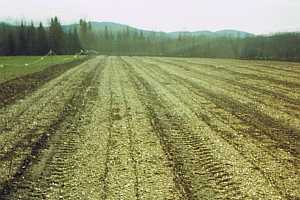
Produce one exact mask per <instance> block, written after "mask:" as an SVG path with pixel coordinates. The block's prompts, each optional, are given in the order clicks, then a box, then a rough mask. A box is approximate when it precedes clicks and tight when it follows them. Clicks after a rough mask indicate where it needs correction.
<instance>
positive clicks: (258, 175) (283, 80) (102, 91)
mask: <svg viewBox="0 0 300 200" xmlns="http://www.w3.org/2000/svg"><path fill="white" fill-rule="evenodd" d="M21 80H22V79H20V81H21ZM1 87H5V84H2V85H1ZM0 91H1V88H0ZM3 91H6V90H3ZM0 95H1V96H2V97H3V98H0V99H3V101H4V102H6V99H5V98H6V96H8V97H9V96H10V95H7V94H3V93H1V94H0ZM10 98H11V97H10ZM7 101H8V100H7ZM0 105H1V107H0V199H53V200H57V199H112V200H116V199H138V200H139V199H155V200H156V199H170V200H173V199H201V200H205V199H243V200H244V199H253V200H256V199H272V200H277V199H287V200H288V199H289V200H290V199H292V200H296V199H300V189H299V185H300V160H299V159H300V64H299V63H298V64H297V63H289V62H267V61H241V60H222V59H196V58H192V59H187V58H159V57H155V58H154V57H153V58H152V57H114V56H110V57H107V56H99V57H97V58H93V59H90V60H88V61H85V62H83V63H82V64H79V65H77V66H75V67H72V68H70V69H69V68H68V69H66V70H65V71H62V72H61V73H60V75H56V76H53V77H51V78H49V80H48V79H47V81H46V82H45V83H43V84H40V85H38V87H37V88H34V89H33V90H32V91H31V92H30V93H29V94H28V95H26V96H22V95H21V96H16V97H15V98H14V100H13V102H10V103H8V104H7V103H3V104H2V103H0Z"/></svg>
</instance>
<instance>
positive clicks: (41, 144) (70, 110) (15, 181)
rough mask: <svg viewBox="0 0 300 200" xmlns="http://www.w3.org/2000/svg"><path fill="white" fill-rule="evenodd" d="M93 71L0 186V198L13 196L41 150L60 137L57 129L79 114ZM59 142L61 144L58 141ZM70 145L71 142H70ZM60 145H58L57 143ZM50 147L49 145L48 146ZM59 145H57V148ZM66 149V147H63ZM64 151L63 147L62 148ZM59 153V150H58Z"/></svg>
mask: <svg viewBox="0 0 300 200" xmlns="http://www.w3.org/2000/svg"><path fill="white" fill-rule="evenodd" d="M95 70H96V68H95V67H94V69H91V70H90V72H89V73H88V74H87V76H86V77H85V78H84V79H83V81H82V82H81V84H82V87H80V89H79V90H77V91H76V92H75V93H74V94H73V95H72V97H71V98H70V99H69V100H68V101H67V102H66V103H65V106H64V108H63V111H62V112H61V113H60V114H59V116H58V118H57V119H56V120H55V121H54V122H52V123H51V125H50V126H49V128H48V129H47V130H46V131H45V132H44V133H43V134H42V135H41V137H39V139H38V140H37V141H36V142H34V143H33V145H32V147H31V153H30V155H28V156H27V157H26V158H25V159H24V160H23V163H22V165H20V167H19V169H18V170H17V172H16V173H15V174H14V175H13V176H12V177H11V178H10V179H9V180H7V181H6V182H5V183H4V184H2V187H1V188H2V189H1V192H0V196H1V197H3V198H7V197H9V196H10V195H11V194H13V193H14V192H15V191H16V190H17V189H18V187H19V186H20V185H22V183H23V182H24V181H26V180H23V177H26V174H27V173H28V171H29V170H30V169H31V168H32V167H34V166H35V162H36V161H37V158H38V157H39V156H40V155H42V153H43V150H44V149H46V148H49V147H48V146H49V141H51V139H52V138H55V137H60V136H61V135H60V134H59V136H56V135H58V132H59V128H60V127H61V126H63V125H64V123H65V122H66V121H68V120H71V119H72V118H74V116H75V115H76V114H77V113H78V112H79V110H80V109H81V108H83V105H84V104H83V102H82V101H84V100H85V99H84V98H81V97H82V95H84V94H85V93H86V91H87V88H88V87H89V86H90V85H91V80H92V77H93V76H94V75H95ZM58 141H59V142H62V141H60V140H58ZM70 143H71V144H72V141H71V142H70ZM59 144H60V143H59ZM50 146H51V145H50ZM59 146H60V145H57V147H59ZM65 148H66V149H68V147H65ZM62 149H64V147H62ZM58 151H59V150H58Z"/></svg>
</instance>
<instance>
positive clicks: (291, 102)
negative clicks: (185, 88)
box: [151, 58, 300, 111]
mask: <svg viewBox="0 0 300 200" xmlns="http://www.w3.org/2000/svg"><path fill="white" fill-rule="evenodd" d="M151 59H152V60H155V61H158V62H160V63H166V64H170V65H175V66H178V67H180V68H182V69H184V70H185V71H191V72H193V73H196V74H197V75H201V76H204V77H210V78H213V79H215V80H220V81H224V82H225V83H227V84H229V85H232V86H234V87H239V89H240V90H242V91H243V90H244V91H249V89H250V90H252V91H254V92H257V93H258V94H255V93H254V94H255V96H259V97H260V98H262V99H263V98H265V97H268V96H267V95H269V97H272V98H276V99H278V100H279V101H280V102H282V100H284V101H285V102H287V103H289V105H285V107H290V108H291V109H294V108H295V105H297V106H300V102H299V101H298V100H297V99H294V98H290V97H289V96H287V95H284V94H282V93H281V92H280V93H278V92H276V93H275V92H273V91H271V90H267V89H263V88H261V87H255V86H253V85H250V84H245V83H243V82H241V81H239V80H238V81H236V80H234V79H228V78H225V77H224V76H220V75H215V74H210V73H205V72H203V71H200V70H199V69H197V68H192V67H190V66H188V65H187V64H188V62H184V61H181V62H182V63H185V64H186V65H182V64H178V63H175V62H171V61H168V60H161V59H154V58H151ZM198 66H201V68H203V67H205V68H208V70H209V71H211V72H220V71H223V72H225V73H227V72H226V70H223V69H220V68H216V67H211V66H209V65H208V66H209V67H207V66H206V65H205V66H203V65H200V64H199V65H198ZM261 95H263V96H261ZM250 98H251V97H250ZM260 102H261V100H260ZM261 103H263V102H261ZM299 109H300V107H299ZM282 111H284V110H282Z"/></svg>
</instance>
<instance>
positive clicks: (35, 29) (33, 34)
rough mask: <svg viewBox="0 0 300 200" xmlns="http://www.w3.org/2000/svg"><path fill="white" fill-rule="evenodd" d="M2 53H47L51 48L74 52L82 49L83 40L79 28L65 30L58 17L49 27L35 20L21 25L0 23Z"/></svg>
mask: <svg viewBox="0 0 300 200" xmlns="http://www.w3.org/2000/svg"><path fill="white" fill-rule="evenodd" d="M0 47H1V48H0V55H4V56H13V55H45V54H47V53H48V52H49V51H50V50H52V52H55V53H56V54H74V53H75V52H78V51H80V49H81V42H80V39H79V35H78V33H77V29H76V28H74V29H73V30H69V31H68V32H65V31H64V30H63V28H62V25H61V24H60V22H59V20H58V18H57V17H54V18H52V19H51V20H50V25H49V27H44V25H43V24H42V23H39V25H38V26H35V25H34V23H33V22H31V23H30V24H26V23H25V22H21V24H20V25H18V26H16V25H8V24H5V23H2V24H0Z"/></svg>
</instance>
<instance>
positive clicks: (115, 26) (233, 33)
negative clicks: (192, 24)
mask: <svg viewBox="0 0 300 200" xmlns="http://www.w3.org/2000/svg"><path fill="white" fill-rule="evenodd" d="M91 24H92V29H93V30H94V31H103V30H104V29H105V27H107V28H108V29H110V30H112V31H121V30H125V29H126V28H129V30H136V31H143V33H144V34H145V35H149V34H154V33H156V34H161V35H165V36H166V37H171V38H177V37H178V36H179V35H186V36H212V37H222V36H230V37H241V38H245V37H248V36H254V34H252V33H248V32H244V31H238V30H231V29H228V30H220V31H216V32H212V31H194V32H189V31H178V32H156V31H148V30H143V29H138V28H134V27H131V26H128V25H124V24H119V23H113V22H95V21H92V22H91ZM78 26H79V25H78V24H71V25H64V26H63V27H64V29H65V30H69V29H72V28H74V27H78Z"/></svg>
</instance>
